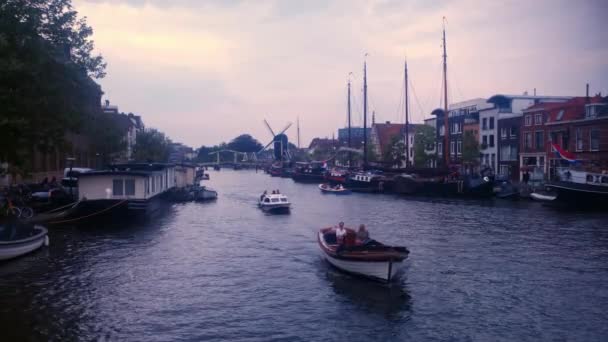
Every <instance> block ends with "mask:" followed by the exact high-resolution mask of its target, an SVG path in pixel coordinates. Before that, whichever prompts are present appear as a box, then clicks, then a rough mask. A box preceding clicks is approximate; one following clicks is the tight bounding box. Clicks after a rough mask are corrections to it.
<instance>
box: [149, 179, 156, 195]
mask: <svg viewBox="0 0 608 342" xmlns="http://www.w3.org/2000/svg"><path fill="white" fill-rule="evenodd" d="M150 183H152V193H153V194H154V193H156V177H154V176H152V177H150Z"/></svg>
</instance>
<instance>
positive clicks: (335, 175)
mask: <svg viewBox="0 0 608 342" xmlns="http://www.w3.org/2000/svg"><path fill="white" fill-rule="evenodd" d="M348 174H349V172H348V170H346V169H338V168H333V169H331V170H328V171H327V172H326V173H325V180H326V181H327V182H328V183H330V184H344V183H346V179H347V178H348Z"/></svg>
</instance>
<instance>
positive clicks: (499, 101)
mask: <svg viewBox="0 0 608 342" xmlns="http://www.w3.org/2000/svg"><path fill="white" fill-rule="evenodd" d="M570 98H571V97H565V96H529V95H528V94H527V93H524V94H523V95H503V94H497V95H494V96H491V97H490V98H489V99H488V104H490V106H488V107H486V108H484V109H481V110H480V111H479V125H480V127H479V131H480V132H479V134H480V137H481V141H480V159H481V164H482V166H485V167H490V168H492V170H494V172H495V173H497V174H499V175H500V176H502V177H505V178H507V177H509V178H510V177H512V178H513V179H516V178H517V176H516V175H517V174H519V173H520V172H519V171H520V170H519V166H518V162H514V161H513V160H511V159H513V158H512V156H513V155H512V153H513V152H511V147H509V153H508V154H506V155H505V157H507V156H508V158H507V160H503V162H502V163H500V156H499V153H500V151H501V146H500V144H501V142H502V140H500V139H499V133H500V134H502V132H501V131H499V124H498V123H499V120H500V119H505V120H507V121H505V123H504V128H505V129H509V130H510V127H511V126H512V125H513V122H516V121H517V119H515V118H517V117H521V116H522V115H523V111H524V110H525V109H527V108H529V107H531V106H533V105H535V104H539V103H560V102H565V101H567V100H568V99H570ZM501 128H502V127H501ZM513 133H514V136H513V137H511V131H509V133H508V138H507V139H505V140H504V143H505V145H509V146H517V145H518V144H517V143H515V141H519V139H520V138H519V131H518V130H515V131H514V132H513ZM504 153H507V152H506V149H505V152H504ZM501 166H503V167H501Z"/></svg>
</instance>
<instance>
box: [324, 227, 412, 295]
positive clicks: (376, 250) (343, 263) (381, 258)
mask: <svg viewBox="0 0 608 342" xmlns="http://www.w3.org/2000/svg"><path fill="white" fill-rule="evenodd" d="M346 231H347V235H346V243H345V246H343V247H342V248H338V247H339V246H338V244H337V240H336V231H335V228H333V227H332V228H324V229H321V230H320V231H319V234H318V243H319V247H320V248H321V251H322V252H323V256H324V258H325V259H326V260H327V261H328V262H329V263H330V264H331V265H332V266H334V267H336V268H337V269H339V270H341V271H344V272H347V273H350V274H354V275H358V276H362V277H366V278H370V279H373V280H378V281H381V282H385V283H388V282H391V281H393V280H395V279H398V278H399V276H400V275H401V274H403V271H404V269H405V259H407V257H408V255H409V251H408V249H407V248H405V247H395V246H387V245H384V244H382V243H380V242H377V241H371V242H368V243H366V244H365V245H356V244H354V243H352V242H349V240H350V241H354V240H355V236H356V233H355V231H354V230H352V229H350V228H346Z"/></svg>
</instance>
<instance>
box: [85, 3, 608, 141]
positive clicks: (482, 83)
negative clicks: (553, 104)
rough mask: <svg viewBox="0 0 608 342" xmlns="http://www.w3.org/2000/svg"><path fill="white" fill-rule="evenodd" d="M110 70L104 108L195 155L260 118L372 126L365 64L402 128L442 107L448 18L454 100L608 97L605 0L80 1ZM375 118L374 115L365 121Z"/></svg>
mask: <svg viewBox="0 0 608 342" xmlns="http://www.w3.org/2000/svg"><path fill="white" fill-rule="evenodd" d="M73 5H74V7H75V9H76V10H77V11H78V12H79V15H80V16H86V17H87V20H88V23H89V24H90V25H91V26H92V27H93V30H94V34H93V40H94V41H95V47H96V52H97V53H101V54H102V55H103V56H104V58H105V60H106V62H107V63H108V67H107V69H106V71H107V76H106V77H105V78H103V79H101V80H98V82H99V83H100V84H101V86H102V88H103V91H104V92H105V95H104V99H108V100H110V102H111V103H112V104H114V105H118V106H119V110H120V111H123V112H133V113H136V114H138V115H141V116H142V119H143V120H144V123H145V125H146V127H153V128H157V129H159V130H161V131H163V132H164V133H165V134H167V135H168V136H169V137H170V138H171V139H172V140H173V141H177V142H182V143H185V144H187V145H190V146H192V147H195V148H196V147H200V146H201V145H215V144H218V143H220V142H223V141H226V142H228V141H230V140H231V139H233V138H234V137H236V136H238V135H239V134H242V133H248V134H251V135H253V136H254V137H255V138H257V139H258V140H260V141H261V142H262V143H264V144H265V143H267V142H269V141H270V140H271V138H272V136H271V135H270V133H269V132H268V130H267V128H266V127H265V125H264V123H263V120H264V119H266V120H268V122H269V123H270V125H271V127H272V128H273V130H274V131H275V132H276V131H279V130H281V129H282V128H283V127H285V126H286V125H287V124H288V123H289V122H292V123H293V125H292V126H291V128H289V129H288V130H287V132H286V133H287V134H288V136H289V139H290V141H292V142H294V143H296V142H297V130H296V121H297V119H298V117H299V121H300V132H301V134H300V136H301V140H300V144H301V145H302V146H306V145H308V144H309V142H310V140H311V139H312V138H314V137H332V135H337V129H338V128H340V127H344V126H345V124H346V122H347V109H346V108H347V105H346V104H347V90H346V89H347V83H348V81H349V79H350V81H351V82H352V100H351V101H352V102H351V103H352V106H353V110H352V117H353V124H354V125H362V121H363V120H362V117H363V115H362V113H363V103H362V102H363V101H362V99H363V95H362V89H363V63H364V61H366V62H367V75H368V98H369V112H370V114H371V112H372V111H374V112H375V117H376V121H377V122H384V121H391V122H404V120H405V114H404V105H403V102H404V101H403V99H404V95H403V94H404V72H403V69H404V61H405V60H406V58H407V64H408V74H409V84H410V92H409V93H410V96H409V99H410V107H409V108H410V121H413V122H422V121H423V119H425V118H429V117H431V115H430V112H431V111H432V110H433V109H435V108H438V107H440V106H441V105H442V104H441V84H442V83H441V80H442V43H441V34H442V23H443V20H442V18H443V17H445V18H446V21H445V28H446V35H447V45H446V46H447V55H448V58H447V60H448V93H449V94H448V102H449V103H453V102H458V101H464V100H467V99H473V98H479V97H482V98H487V97H489V96H491V95H494V94H522V93H524V92H525V91H527V92H528V93H529V94H532V93H533V91H534V89H535V88H536V92H537V94H538V95H571V96H582V95H584V93H585V84H586V83H589V84H590V89H591V92H592V93H598V92H602V94H608V34H606V29H607V28H608V19H607V18H608V17H606V13H608V1H604V0H581V1H561V0H535V1H528V0H521V1H519V0H506V1H474V0H462V1H438V0H410V1H407V0H402V1H398V0H367V1H364V0H335V1H332V0H301V1H287V0H285V1H281V0H268V1H263V0H260V1H244V0H206V1H205V0H170V1H169V0H74V1H73ZM368 120H370V121H371V117H368Z"/></svg>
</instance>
